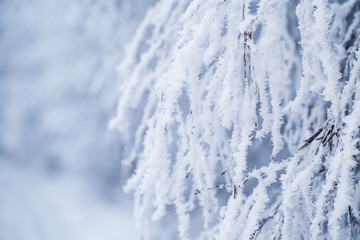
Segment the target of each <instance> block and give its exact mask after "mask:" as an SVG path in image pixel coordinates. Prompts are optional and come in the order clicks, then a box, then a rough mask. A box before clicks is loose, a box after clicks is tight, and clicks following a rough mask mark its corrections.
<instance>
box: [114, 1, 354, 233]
mask: <svg viewBox="0 0 360 240" xmlns="http://www.w3.org/2000/svg"><path fill="white" fill-rule="evenodd" d="M359 10H360V4H359V2H358V1H357V0H348V1H340V0H339V1H325V0H314V1H311V0H302V1H295V0H283V1H280V0H271V1H246V0H222V1H220V0H218V1H206V0H192V1H185V0H183V1H177V0H162V1H160V2H158V4H157V5H155V6H154V7H153V8H151V9H150V10H149V11H148V12H147V15H146V17H145V18H144V20H143V22H142V24H141V25H140V26H139V28H138V30H137V33H136V35H135V37H134V38H133V40H132V41H131V43H130V44H129V46H128V48H127V53H126V56H125V57H124V59H123V60H122V62H121V64H120V65H119V68H118V70H119V73H120V75H121V85H120V88H119V89H120V93H119V96H120V100H119V104H118V113H117V116H116V117H115V118H114V119H113V120H112V121H111V123H110V126H111V127H114V128H117V129H118V130H119V131H120V132H121V133H122V137H123V142H124V144H125V149H127V151H126V159H124V163H125V164H127V165H129V166H132V167H133V168H134V169H135V170H134V174H133V176H132V177H131V178H130V179H129V180H128V182H127V184H126V185H125V190H126V191H128V192H133V194H134V197H135V218H136V221H137V227H138V229H139V232H140V235H141V237H142V238H145V239H147V238H155V237H157V238H160V237H159V236H163V238H164V239H169V236H172V237H173V236H174V233H173V232H171V229H172V228H171V227H177V229H178V233H177V234H178V237H179V238H181V239H189V238H199V239H226V240H228V239H354V238H358V239H359V234H360V226H359V221H360V215H359V207H360V204H359V203H360V201H359V200H360V183H359V169H360V168H359V164H358V163H359V159H360V158H359V144H360V143H359V137H360V135H359V134H360V132H359V127H360V99H359V98H360V96H359V94H360V89H359V88H360V81H359V75H360V61H359V57H360V50H359V44H360V40H359V37H360V35H359V32H360V28H359V26H360V11H359ZM200 209H201V212H200V211H199V210H200ZM174 213H176V216H177V220H175V218H174ZM164 219H167V220H166V224H167V225H166V226H169V228H168V231H165V229H162V232H161V233H156V231H159V228H155V227H154V226H155V225H156V224H159V221H160V225H162V224H165V223H164V221H163V222H162V223H161V220H164ZM199 224H201V225H202V226H200V227H199ZM162 226H164V225H162ZM156 234H157V235H156ZM166 234H170V235H166ZM175 234H176V233H175Z"/></svg>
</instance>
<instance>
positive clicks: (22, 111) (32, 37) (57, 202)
mask: <svg viewBox="0 0 360 240" xmlns="http://www.w3.org/2000/svg"><path fill="white" fill-rule="evenodd" d="M154 2H155V0H146V1H142V0H127V1H125V0H72V1H68V0H65V1H56V0H46V1H44V0H2V1H0V239H10V240H12V239H14V240H15V239H16V240H22V239H26V240H32V239H48V240H52V239H70V240H71V239H76V240H81V239H87V240H89V239H105V240H107V239H136V232H135V227H134V225H133V222H132V221H133V220H132V199H131V198H130V196H129V195H125V194H123V193H122V184H123V183H124V179H126V178H127V176H128V174H129V170H128V169H125V168H124V167H123V166H122V165H121V159H122V154H123V152H124V145H123V144H122V140H121V136H120V134H119V133H118V132H116V131H115V130H108V122H109V120H110V119H111V118H112V117H113V116H114V115H115V113H116V104H117V100H118V95H117V94H118V91H117V90H118V89H117V86H118V83H117V74H118V73H117V72H116V66H117V64H118V63H119V62H120V60H121V58H122V55H123V53H124V49H125V47H126V43H127V42H129V41H130V40H131V37H132V36H133V34H134V33H135V30H136V27H137V25H138V24H139V23H140V21H141V19H142V18H143V17H144V15H145V13H146V11H147V9H148V8H149V7H151V6H152V5H153V4H154Z"/></svg>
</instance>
